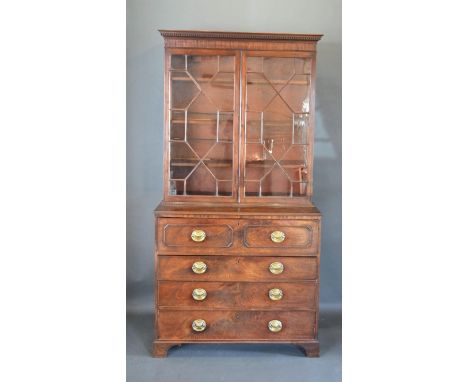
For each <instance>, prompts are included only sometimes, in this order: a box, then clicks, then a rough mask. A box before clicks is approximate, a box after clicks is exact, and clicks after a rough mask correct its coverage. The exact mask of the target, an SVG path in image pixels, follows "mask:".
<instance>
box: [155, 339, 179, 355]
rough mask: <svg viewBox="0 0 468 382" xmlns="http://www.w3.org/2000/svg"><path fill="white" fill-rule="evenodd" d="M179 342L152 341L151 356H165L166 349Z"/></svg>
mask: <svg viewBox="0 0 468 382" xmlns="http://www.w3.org/2000/svg"><path fill="white" fill-rule="evenodd" d="M176 345H179V346H180V344H177V343H161V342H153V357H158V358H165V357H167V352H168V350H169V349H170V348H171V347H173V346H176Z"/></svg>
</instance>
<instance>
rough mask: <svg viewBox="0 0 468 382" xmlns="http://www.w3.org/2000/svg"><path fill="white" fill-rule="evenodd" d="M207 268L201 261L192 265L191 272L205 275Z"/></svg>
mask: <svg viewBox="0 0 468 382" xmlns="http://www.w3.org/2000/svg"><path fill="white" fill-rule="evenodd" d="M207 268H208V267H207V265H206V264H205V263H204V262H203V261H195V262H194V263H193V265H192V271H193V272H194V273H198V274H201V273H205V272H206V269H207Z"/></svg>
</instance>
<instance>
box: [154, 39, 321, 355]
mask: <svg viewBox="0 0 468 382" xmlns="http://www.w3.org/2000/svg"><path fill="white" fill-rule="evenodd" d="M160 32H161V35H162V36H163V38H164V42H165V74H164V75H165V81H164V102H165V109H164V126H165V130H164V131H165V133H164V134H165V148H164V200H163V201H162V202H161V203H160V204H159V206H158V207H157V208H156V210H155V223H156V245H155V248H156V250H155V339H154V343H153V355H154V356H157V357H164V356H166V355H167V351H168V349H169V348H170V347H171V346H174V345H180V344H184V343H221V342H223V343H293V344H297V345H300V346H301V347H302V348H303V349H304V351H305V353H306V355H307V356H310V357H314V356H318V354H319V341H318V336H317V325H318V310H319V309H318V308H319V265H320V219H321V216H320V212H319V210H318V209H317V208H316V207H315V206H314V205H313V204H312V203H311V196H312V160H313V140H314V108H315V101H314V99H315V90H314V89H315V57H316V45H317V42H318V41H319V40H320V38H321V35H313V34H283V33H236V32H209V31H185V30H183V31H182V30H161V31H160Z"/></svg>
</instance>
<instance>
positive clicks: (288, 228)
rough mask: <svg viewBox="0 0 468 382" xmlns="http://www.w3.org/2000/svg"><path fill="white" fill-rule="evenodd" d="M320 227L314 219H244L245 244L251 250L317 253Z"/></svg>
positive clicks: (243, 234)
mask: <svg viewBox="0 0 468 382" xmlns="http://www.w3.org/2000/svg"><path fill="white" fill-rule="evenodd" d="M319 228H320V225H319V222H318V221H314V220H310V221H307V220H305V221H297V220H260V221H244V222H243V225H242V231H243V232H242V236H243V245H244V247H245V248H249V249H251V250H261V249H266V250H270V251H271V250H272V249H274V250H275V251H278V252H286V251H290V252H295V251H298V252H311V253H317V252H318V249H319V245H318V244H319Z"/></svg>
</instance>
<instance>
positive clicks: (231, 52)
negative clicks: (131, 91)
mask: <svg viewBox="0 0 468 382" xmlns="http://www.w3.org/2000/svg"><path fill="white" fill-rule="evenodd" d="M182 54H185V55H197V56H232V57H234V62H235V64H234V65H235V67H234V110H233V122H232V125H233V126H232V128H233V132H232V149H233V152H232V169H233V174H232V176H233V177H232V195H231V196H215V195H170V194H169V180H170V176H169V171H170V160H171V158H170V128H171V126H170V125H171V123H170V122H171V121H170V118H169V114H170V109H171V77H170V75H171V73H170V68H171V55H182ZM240 56H241V54H240V51H239V50H236V49H197V48H165V63H164V167H163V171H164V188H163V190H164V200H165V201H168V202H210V203H233V202H234V203H235V202H237V201H238V196H239V116H240Z"/></svg>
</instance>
